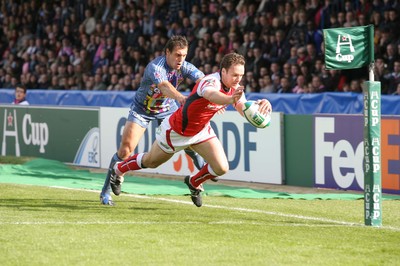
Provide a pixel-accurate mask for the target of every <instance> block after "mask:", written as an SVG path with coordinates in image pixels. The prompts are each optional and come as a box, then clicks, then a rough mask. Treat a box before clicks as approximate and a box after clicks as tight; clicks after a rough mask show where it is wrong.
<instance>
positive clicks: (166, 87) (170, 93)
mask: <svg viewBox="0 0 400 266" xmlns="http://www.w3.org/2000/svg"><path fill="white" fill-rule="evenodd" d="M158 88H159V89H160V90H161V93H162V94H163V95H165V96H166V97H168V98H171V99H175V100H177V101H178V103H179V104H181V105H183V104H184V103H185V101H186V96H184V95H183V94H182V93H180V92H179V91H178V90H177V89H176V88H175V87H174V86H173V85H172V84H171V83H170V82H169V81H166V80H165V81H162V82H161V83H159V84H158Z"/></svg>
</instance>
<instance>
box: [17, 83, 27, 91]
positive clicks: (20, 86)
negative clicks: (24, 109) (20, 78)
mask: <svg viewBox="0 0 400 266" xmlns="http://www.w3.org/2000/svg"><path fill="white" fill-rule="evenodd" d="M18 88H19V89H23V90H24V93H26V86H25V85H24V84H17V86H15V89H18Z"/></svg>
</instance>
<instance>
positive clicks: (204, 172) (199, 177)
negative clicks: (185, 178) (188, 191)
mask: <svg viewBox="0 0 400 266" xmlns="http://www.w3.org/2000/svg"><path fill="white" fill-rule="evenodd" d="M214 177H217V176H216V175H213V174H211V173H210V171H209V170H208V163H207V164H205V165H204V166H203V168H201V170H200V171H199V172H198V173H197V174H195V175H194V176H192V177H191V178H190V182H191V183H192V185H193V186H194V187H198V186H200V185H201V184H202V183H204V182H205V181H206V180H208V179H211V178H214Z"/></svg>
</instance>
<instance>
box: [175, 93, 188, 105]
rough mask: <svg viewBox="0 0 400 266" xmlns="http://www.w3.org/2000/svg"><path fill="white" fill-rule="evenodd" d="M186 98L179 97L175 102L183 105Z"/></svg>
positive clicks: (183, 96)
mask: <svg viewBox="0 0 400 266" xmlns="http://www.w3.org/2000/svg"><path fill="white" fill-rule="evenodd" d="M186 98H187V97H186V96H185V95H182V94H181V95H180V96H179V97H178V98H177V99H176V101H177V102H178V103H179V104H180V105H184V104H185V102H186Z"/></svg>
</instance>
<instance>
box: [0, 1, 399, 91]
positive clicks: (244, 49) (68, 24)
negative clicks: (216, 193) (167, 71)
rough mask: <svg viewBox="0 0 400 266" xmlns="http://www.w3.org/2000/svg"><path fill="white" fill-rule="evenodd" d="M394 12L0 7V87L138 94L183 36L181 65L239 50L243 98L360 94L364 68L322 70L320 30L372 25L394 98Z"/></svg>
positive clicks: (160, 5)
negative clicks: (153, 63)
mask: <svg viewBox="0 0 400 266" xmlns="http://www.w3.org/2000/svg"><path fill="white" fill-rule="evenodd" d="M399 14H400V1H397V0H385V1H381V0H377V1H362V0H356V1H349V0H330V1H328V0H326V1H317V0H287V1H277V0H258V1H257V0H256V1H249V0H234V1H221V0H208V1H206V0H204V1H203V0H197V1H183V0H170V1H167V0H158V1H149V0H145V1H131V0H120V1H112V0H59V1H36V0H30V1H18V0H16V1H1V6H0V23H1V25H2V27H1V28H0V54H1V58H0V60H1V61H0V88H14V87H15V85H16V84H18V83H22V84H24V85H26V86H27V88H28V89H29V90H35V89H42V90H43V89H44V90H113V91H134V90H135V89H136V88H137V87H138V85H139V83H140V77H141V76H142V73H143V70H144V67H145V65H146V63H147V62H149V61H150V60H151V59H152V58H154V57H155V56H158V55H159V54H161V53H162V52H163V48H164V44H165V42H166V40H167V39H168V38H169V37H170V36H172V35H177V34H182V35H185V36H186V37H187V38H188V40H189V41H190V44H191V45H190V48H189V52H188V56H187V60H188V61H190V62H192V63H193V64H194V65H196V66H197V67H199V68H200V69H201V70H203V71H204V72H205V73H206V74H208V73H210V72H213V71H215V70H216V69H218V64H219V61H220V59H221V57H222V56H223V55H224V54H226V53H229V52H233V51H235V52H238V53H241V54H243V55H244V56H245V57H246V62H248V63H247V65H246V71H247V74H246V78H244V79H243V83H244V84H243V85H244V86H245V87H246V92H273V93H320V92H342V91H344V92H349V91H351V92H355V93H359V92H361V89H360V88H361V87H360V86H359V84H361V83H362V82H363V81H364V80H366V79H367V78H368V70H367V69H366V68H360V69H353V70H341V71H332V70H331V71H326V70H324V61H323V54H322V50H321V44H322V42H323V36H322V29H324V28H334V27H349V26H357V25H367V24H373V25H374V27H375V37H374V42H375V58H376V71H375V72H376V80H379V81H381V83H382V94H398V92H397V87H398V84H399V83H400V27H399V26H398V25H400V21H399ZM266 76H269V78H268V77H267V78H266ZM299 77H300V78H299ZM192 86H193V84H190V83H186V82H183V83H182V85H181V87H180V88H179V89H180V90H182V91H187V90H189V89H190V88H191V87H192Z"/></svg>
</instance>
